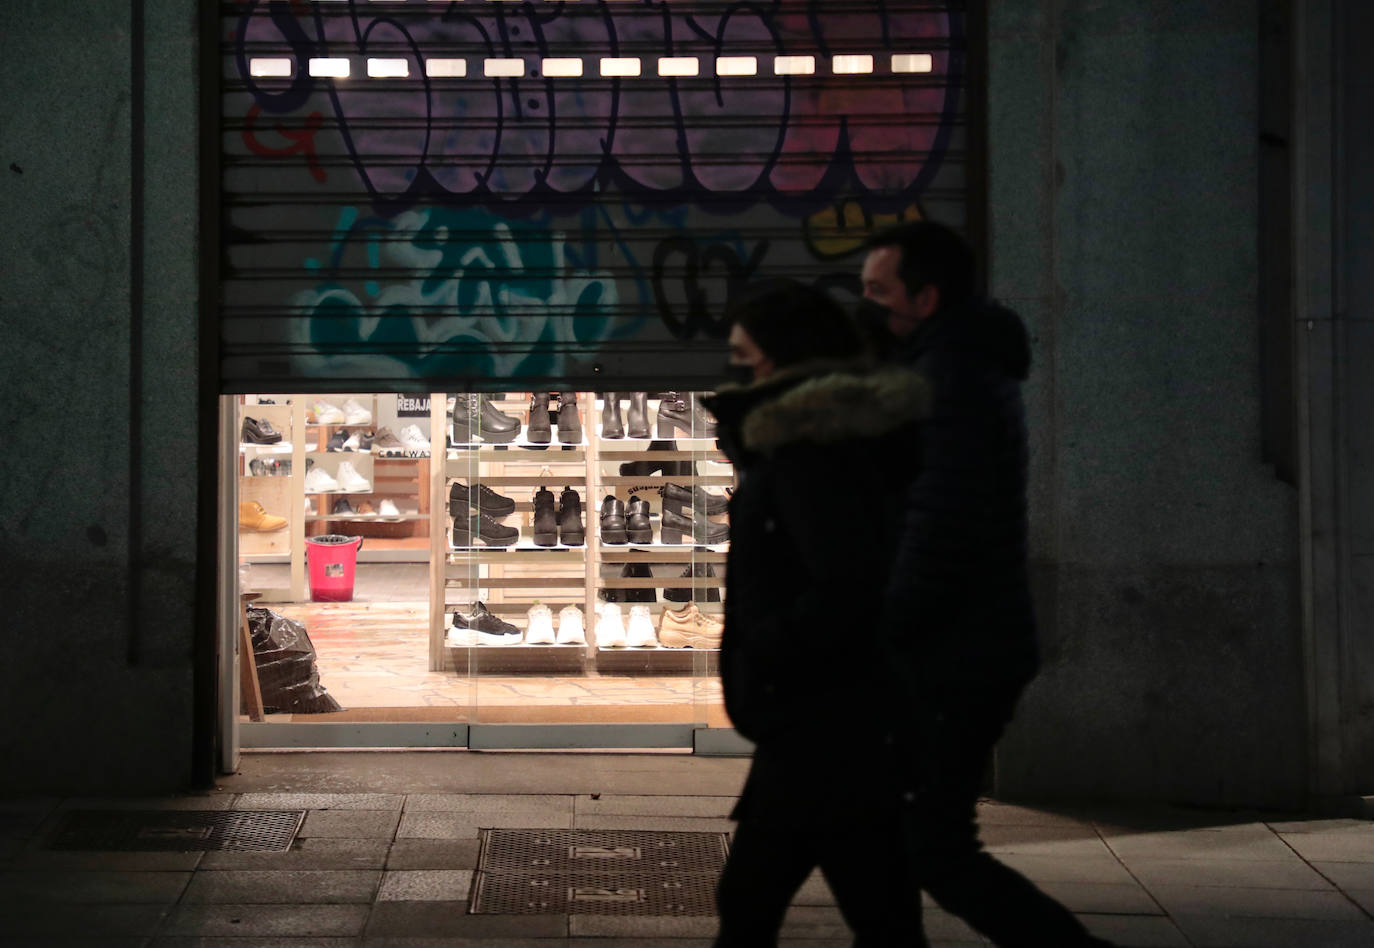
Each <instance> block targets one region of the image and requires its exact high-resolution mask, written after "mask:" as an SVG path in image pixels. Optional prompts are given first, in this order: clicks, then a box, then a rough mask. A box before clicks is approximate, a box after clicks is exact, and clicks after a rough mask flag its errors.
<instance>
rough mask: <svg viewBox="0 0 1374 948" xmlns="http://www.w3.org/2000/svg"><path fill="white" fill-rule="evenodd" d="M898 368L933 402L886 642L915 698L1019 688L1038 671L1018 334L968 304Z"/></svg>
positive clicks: (987, 309) (906, 346) (990, 308)
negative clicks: (971, 687)
mask: <svg viewBox="0 0 1374 948" xmlns="http://www.w3.org/2000/svg"><path fill="white" fill-rule="evenodd" d="M896 361H898V362H899V363H901V364H904V365H906V366H907V367H909V368H912V369H914V370H915V371H916V372H917V373H918V374H920V375H921V376H922V377H923V378H924V379H926V380H927V381H928V382H929V383H930V386H931V395H932V402H931V408H930V414H929V417H928V418H927V419H926V420H925V421H924V423H923V424H922V425H921V434H920V445H921V447H920V453H921V469H920V472H919V473H918V474H917V476H916V477H915V479H914V480H912V482H911V484H910V486H909V489H908V491H907V494H906V498H905V500H904V502H903V511H904V524H903V529H902V536H901V538H900V540H899V542H898V546H897V554H896V561H895V564H894V569H893V571H892V585H891V587H890V588H889V590H888V602H887V609H888V612H887V617H886V623H887V624H888V630H889V631H888V634H889V635H890V636H891V637H892V638H893V639H894V640H896V641H900V642H905V643H906V644H907V646H908V647H909V648H910V649H911V655H910V656H909V663H910V665H911V666H912V667H914V668H916V669H917V671H918V677H919V679H920V681H919V685H918V687H919V688H920V689H921V690H922V691H923V692H927V693H938V692H939V690H940V689H941V688H950V687H955V688H959V687H965V686H966V685H968V684H970V683H974V682H977V681H983V680H989V679H996V680H1002V681H1009V682H1012V683H1016V682H1020V683H1024V682H1025V681H1027V680H1029V679H1030V678H1031V677H1032V676H1033V675H1034V673H1035V670H1036V667H1037V664H1038V655H1037V649H1036V639H1035V622H1034V617H1033V614H1032V609H1031V600H1030V590H1029V581H1028V578H1027V570H1026V554H1027V516H1026V478H1027V456H1028V448H1027V434H1026V418H1025V409H1024V407H1023V405H1022V401H1021V383H1022V381H1023V380H1024V379H1025V378H1026V376H1027V374H1028V372H1029V369H1030V342H1029V339H1028V337H1027V334H1026V330H1025V327H1024V326H1023V325H1022V323H1021V320H1020V318H1019V317H1018V316H1017V315H1016V314H1015V313H1013V312H1012V311H1010V310H1008V309H1005V308H1004V307H1001V306H999V305H997V304H995V303H990V302H985V301H976V302H973V303H971V304H970V305H968V306H966V307H963V308H961V309H958V310H955V311H952V312H948V313H944V314H940V315H937V316H935V317H932V319H931V320H930V321H928V322H927V323H925V324H923V325H922V326H921V327H920V328H919V329H918V330H917V331H916V333H915V334H914V335H913V336H912V337H909V338H908V339H907V340H905V341H904V343H903V344H902V345H901V347H900V348H899V349H898V351H897V353H896Z"/></svg>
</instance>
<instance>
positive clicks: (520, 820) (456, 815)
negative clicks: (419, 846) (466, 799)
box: [396, 805, 573, 839]
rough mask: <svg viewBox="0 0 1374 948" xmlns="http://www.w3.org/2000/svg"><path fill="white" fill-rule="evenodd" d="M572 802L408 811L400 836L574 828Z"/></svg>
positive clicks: (457, 836) (456, 836)
mask: <svg viewBox="0 0 1374 948" xmlns="http://www.w3.org/2000/svg"><path fill="white" fill-rule="evenodd" d="M572 824H573V815H572V806H571V805H569V806H568V807H567V808H566V810H564V811H562V812H555V811H552V810H537V811H524V810H507V811H504V812H492V813H464V812H460V811H455V810H433V811H425V810H420V811H415V812H411V811H406V813H405V814H404V815H402V817H401V825H400V827H399V828H398V829H397V831H396V838H397V839H472V838H475V837H477V836H480V835H481V831H482V830H483V829H571V828H572Z"/></svg>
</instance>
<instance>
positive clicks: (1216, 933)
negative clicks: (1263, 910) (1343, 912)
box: [1174, 915, 1374, 948]
mask: <svg viewBox="0 0 1374 948" xmlns="http://www.w3.org/2000/svg"><path fill="white" fill-rule="evenodd" d="M1174 921H1175V922H1176V923H1177V924H1178V927H1179V928H1180V929H1182V930H1183V932H1184V933H1185V934H1187V936H1188V938H1189V939H1190V940H1191V941H1192V943H1193V945H1194V946H1196V948H1369V946H1370V945H1374V922H1371V921H1369V920H1368V919H1362V920H1358V921H1354V920H1352V921H1345V920H1334V919H1310V918H1237V917H1235V916H1231V917H1223V916H1218V915H1180V916H1176V917H1175V919H1174Z"/></svg>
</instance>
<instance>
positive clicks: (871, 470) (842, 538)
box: [707, 281, 927, 948]
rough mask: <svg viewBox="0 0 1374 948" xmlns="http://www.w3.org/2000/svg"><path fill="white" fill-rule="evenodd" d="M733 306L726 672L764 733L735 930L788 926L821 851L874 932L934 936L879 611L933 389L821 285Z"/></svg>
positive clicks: (727, 884)
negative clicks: (870, 355) (913, 860)
mask: <svg viewBox="0 0 1374 948" xmlns="http://www.w3.org/2000/svg"><path fill="white" fill-rule="evenodd" d="M732 317H733V328H732V332H731V337H730V338H731V363H732V370H733V372H732V374H739V375H742V376H747V378H741V379H740V381H741V382H745V383H746V384H742V385H739V386H735V387H726V388H722V390H721V391H720V392H719V393H717V395H715V396H714V397H712V398H710V399H708V401H707V404H708V406H709V407H710V408H711V410H712V411H713V412H714V413H715V415H716V418H717V421H718V423H719V425H718V429H717V430H718V433H719V436H720V439H721V445H722V448H723V450H724V451H725V452H726V454H727V455H728V456H729V457H730V459H731V460H732V461H733V462H734V464H735V468H736V472H737V477H738V486H737V488H736V490H735V492H734V494H733V496H732V498H731V500H730V534H731V544H730V553H729V558H728V563H727V573H726V584H727V585H726V601H725V635H724V642H723V645H722V653H721V676H722V679H723V685H724V691H725V704H726V710H727V711H728V712H729V715H730V718H731V721H732V722H733V723H734V725H735V727H736V729H737V730H738V731H739V732H740V733H741V734H743V735H744V736H745V737H747V738H749V739H750V740H752V741H754V742H755V744H756V749H755V753H754V760H753V766H752V767H751V769H750V772H749V778H748V780H747V782H746V784H745V787H744V791H743V793H742V795H741V798H740V801H739V803H738V805H737V806H736V808H735V812H734V814H733V816H734V818H735V819H737V820H738V821H739V827H738V830H737V831H736V835H735V841H734V845H733V847H732V850H731V854H730V860H729V863H728V864H727V866H726V869H725V872H724V874H723V876H722V879H721V883H720V887H719V890H718V895H717V902H718V905H719V909H720V917H721V931H720V937H719V940H718V941H717V942H716V944H717V945H718V946H744V945H748V946H758V945H772V944H775V942H776V938H777V932H778V929H779V926H780V925H781V922H782V917H783V914H784V913H785V912H786V909H787V906H788V904H789V903H790V902H791V899H792V896H793V895H794V894H795V892H796V891H797V889H798V888H799V887H800V886H801V884H802V883H803V882H804V881H805V879H806V877H807V876H808V875H809V874H810V872H811V871H812V870H813V869H814V868H816V867H819V868H820V869H821V871H822V872H823V873H824V875H825V876H826V879H827V881H828V882H829V884H830V887H831V890H832V891H833V892H834V894H835V897H836V901H837V902H838V903H839V907H840V910H841V911H842V912H843V913H844V916H845V919H846V921H847V922H848V923H849V925H850V926H851V928H853V929H854V931H855V933H856V937H857V940H856V942H855V943H856V944H858V945H866V946H867V945H902V946H904V948H905V946H912V945H921V944H924V943H925V942H924V938H923V936H922V935H921V924H920V901H919V892H918V890H917V888H916V887H915V886H914V884H912V883H911V882H910V881H909V877H908V875H907V874H906V872H905V871H904V861H903V857H902V847H901V844H900V839H901V834H900V831H899V822H900V816H899V814H900V807H901V798H902V795H903V794H904V793H909V792H910V789H911V787H910V783H909V778H908V776H907V773H908V771H909V768H908V767H904V766H903V762H902V755H901V752H900V750H899V748H900V747H908V746H909V745H910V741H909V739H908V735H906V734H905V733H904V730H905V728H907V726H908V725H907V724H906V722H908V721H909V720H911V718H910V716H909V715H908V714H906V713H905V710H906V709H908V708H909V707H910V697H909V686H908V685H907V682H908V681H909V678H910V676H909V674H906V675H904V674H903V673H902V670H901V669H898V668H896V667H895V665H894V662H893V661H892V659H891V658H890V657H889V656H895V655H896V654H898V652H899V651H900V650H897V649H893V648H891V647H890V646H889V645H888V644H887V643H884V642H882V641H880V639H879V636H878V632H877V629H878V625H879V622H878V620H879V617H880V614H881V610H882V602H883V593H884V590H885V588H886V584H887V582H888V577H889V574H890V569H891V561H892V555H893V552H894V550H895V546H896V542H897V538H898V531H899V528H900V526H901V524H900V522H899V516H898V513H899V510H900V500H901V498H902V496H903V493H904V491H905V489H906V488H907V485H908V483H909V479H910V477H911V476H912V474H913V473H914V472H915V470H916V468H917V464H918V460H919V459H918V458H917V456H916V450H915V445H916V443H917V437H916V434H917V432H916V424H917V422H918V421H919V420H920V418H921V417H922V414H923V412H924V411H925V408H926V405H927V391H926V387H925V385H924V383H923V382H922V380H921V379H920V377H919V376H917V375H915V374H914V373H912V372H910V370H908V369H904V368H900V367H889V368H885V369H882V370H877V371H875V370H871V369H869V368H868V367H867V366H866V364H865V363H864V362H863V359H862V357H863V343H862V337H861V336H860V334H859V331H858V329H857V328H856V327H855V326H854V325H853V323H852V322H851V321H850V319H849V317H848V316H847V315H846V314H845V313H844V311H843V310H842V309H840V308H839V306H838V305H836V304H835V303H834V302H833V301H832V300H830V299H829V297H827V296H825V295H824V294H823V293H821V292H819V291H816V290H813V289H811V288H809V287H805V286H804V285H802V284H799V283H795V282H793V281H770V282H769V283H767V284H762V285H760V286H758V287H756V288H755V289H754V291H753V292H752V293H751V294H750V295H749V296H748V297H747V298H746V300H745V301H744V302H743V303H742V304H739V305H737V306H736V307H735V308H734V309H733V311H732Z"/></svg>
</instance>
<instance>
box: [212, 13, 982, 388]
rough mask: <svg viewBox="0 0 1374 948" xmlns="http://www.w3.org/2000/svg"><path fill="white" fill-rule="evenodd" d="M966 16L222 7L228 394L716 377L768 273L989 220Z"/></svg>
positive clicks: (848, 282)
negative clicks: (737, 300)
mask: <svg viewBox="0 0 1374 948" xmlns="http://www.w3.org/2000/svg"><path fill="white" fill-rule="evenodd" d="M963 6H964V4H963V3H962V2H959V3H950V2H910V0H886V2H883V0H873V2H865V0H775V2H754V3H748V2H740V3H710V2H700V0H697V2H688V0H526V2H512V0H444V2H436V0H291V2H285V0H273V2H261V0H237V2H226V3H224V4H223V5H222V6H221V8H220V11H221V23H222V27H223V30H222V33H221V43H222V45H221V52H222V62H223V71H222V90H223V96H222V119H221V121H222V168H221V171H222V192H221V193H222V204H221V224H222V239H221V268H222V274H223V276H222V285H221V314H222V318H221V353H222V361H221V370H222V388H223V390H224V391H226V392H250V391H293V390H307V389H308V390H331V389H332V390H358V389H362V390H373V391H392V390H395V391H411V390H417V389H426V390H428V389H433V388H435V387H436V386H437V387H440V388H443V387H447V388H449V389H451V390H458V389H473V388H476V389H499V388H502V387H505V386H506V384H507V383H508V382H511V381H518V382H520V383H522V385H521V386H512V387H523V384H524V383H528V384H529V385H531V386H540V385H553V386H569V385H571V386H575V387H579V388H595V389H601V388H634V387H651V386H653V385H657V384H661V383H663V382H665V381H671V382H672V383H673V384H674V385H675V386H677V387H681V388H688V387H710V386H711V384H712V382H713V381H714V380H715V376H716V373H717V372H718V370H719V367H720V363H721V359H722V352H723V343H722V340H723V336H724V332H725V327H724V326H723V325H722V323H721V321H720V317H721V313H722V312H723V310H724V308H725V304H726V302H727V301H728V300H729V298H730V296H731V294H732V293H734V292H737V291H738V289H739V288H740V287H741V286H743V285H744V284H745V283H746V282H747V281H748V280H751V279H755V278H759V277H764V276H783V275H785V276H794V277H798V278H800V279H803V280H806V281H808V282H813V283H819V284H823V285H826V286H830V287H836V288H838V289H840V290H841V291H842V293H843V292H848V293H852V292H853V291H854V289H855V288H856V287H857V278H856V273H857V268H858V263H859V260H858V256H857V253H856V250H857V246H858V242H859V241H860V240H861V239H862V237H863V235H864V234H865V233H867V232H868V231H869V230H870V229H872V228H873V227H874V226H876V225H877V224H880V223H883V222H886V221H891V220H896V219H898V218H901V217H911V216H914V215H917V214H924V215H927V216H930V217H932V218H935V219H938V220H942V221H945V222H947V223H950V224H953V225H954V226H956V227H963V226H965V224H966V214H967V192H968V181H967V164H968V163H967V161H966V154H967V150H968V149H967V144H966V143H967V128H966V123H965V120H964V116H965V104H966V102H967V100H968V96H967V94H965V91H964V88H963V86H964V75H965V71H966V64H965V58H966V57H965V50H966V41H965V23H964V21H965V14H964V10H963Z"/></svg>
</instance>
